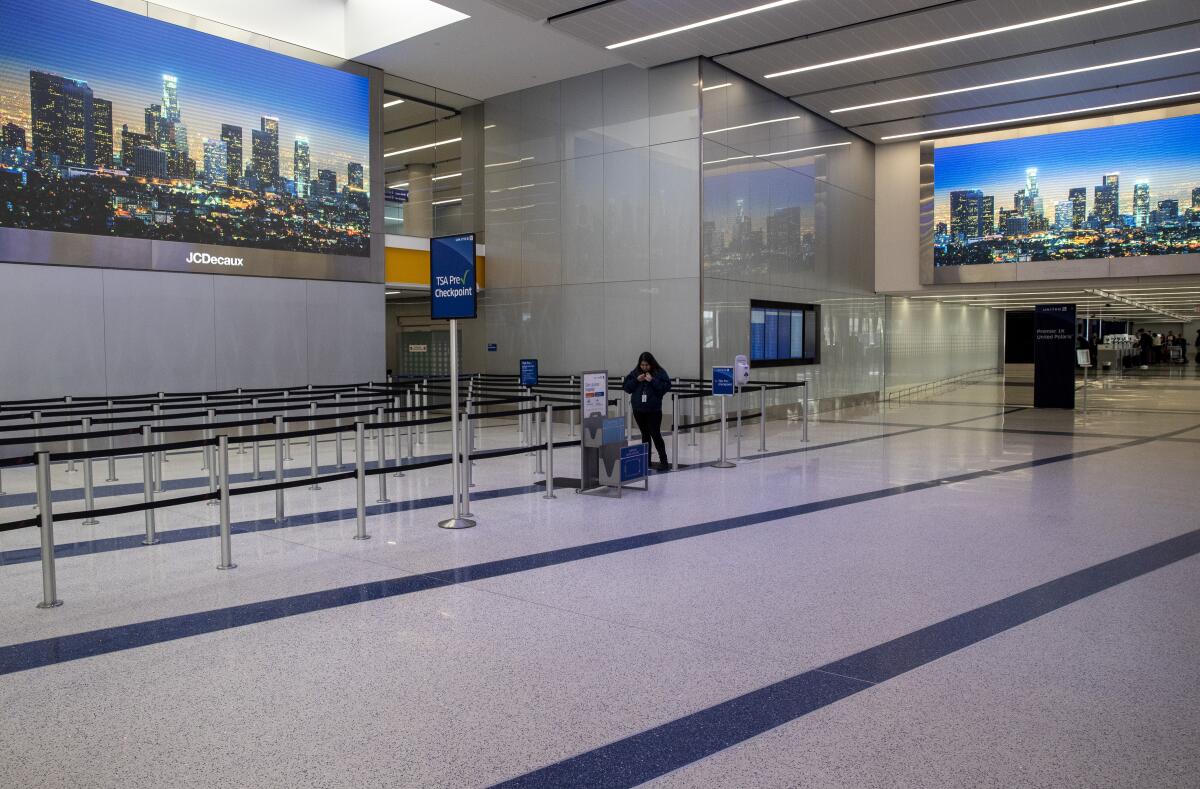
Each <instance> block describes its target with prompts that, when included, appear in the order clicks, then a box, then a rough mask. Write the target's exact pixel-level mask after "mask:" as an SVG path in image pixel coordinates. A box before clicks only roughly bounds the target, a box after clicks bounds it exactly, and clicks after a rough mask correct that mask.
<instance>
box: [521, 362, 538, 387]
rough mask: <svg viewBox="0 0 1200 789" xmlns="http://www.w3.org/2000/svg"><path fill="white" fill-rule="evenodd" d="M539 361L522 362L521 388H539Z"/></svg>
mask: <svg viewBox="0 0 1200 789" xmlns="http://www.w3.org/2000/svg"><path fill="white" fill-rule="evenodd" d="M537 373H538V368H537V359H522V360H521V386H537V385H538V379H537Z"/></svg>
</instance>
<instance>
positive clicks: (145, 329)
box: [104, 269, 217, 394]
mask: <svg viewBox="0 0 1200 789" xmlns="http://www.w3.org/2000/svg"><path fill="white" fill-rule="evenodd" d="M213 279H214V277H213V276H212V275H204V274H164V273H161V272H155V271H120V270H116V269H110V270H106V271H105V272H104V348H105V361H106V363H107V368H108V391H109V393H110V394H137V393H139V392H153V391H177V392H179V391H182V392H187V391H198V390H206V389H212V388H214V387H215V385H216V378H217V375H216V352H217V346H216V344H215V342H214V340H215V338H214V337H213V320H214V308H215V305H214V296H213Z"/></svg>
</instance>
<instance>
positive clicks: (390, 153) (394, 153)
mask: <svg viewBox="0 0 1200 789" xmlns="http://www.w3.org/2000/svg"><path fill="white" fill-rule="evenodd" d="M456 142H462V137H452V138H450V139H449V140H440V141H438V142H431V143H429V144H428V145H417V146H415V147H413V148H404V149H403V150H399V151H388V152H387V153H385V154H384V156H399V155H400V154H402V153H413V152H415V151H424V150H426V149H428V148H436V147H438V146H439V145H451V144H453V143H456Z"/></svg>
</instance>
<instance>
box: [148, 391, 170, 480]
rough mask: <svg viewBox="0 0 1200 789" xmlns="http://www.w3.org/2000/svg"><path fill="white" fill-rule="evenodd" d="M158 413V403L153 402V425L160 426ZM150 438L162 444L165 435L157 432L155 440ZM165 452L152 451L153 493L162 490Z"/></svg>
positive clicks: (160, 421)
mask: <svg viewBox="0 0 1200 789" xmlns="http://www.w3.org/2000/svg"><path fill="white" fill-rule="evenodd" d="M159 413H161V412H160V411H159V405H158V403H155V404H154V414H155V419H154V426H155V427H157V428H161V427H162V425H163V422H162V420H161V419H159V418H158V414H159ZM151 440H152V441H154V443H155V444H162V443H164V442H165V441H166V436H165V435H164V434H163V433H159V434H158V439H157V440H155V439H153V438H152V439H151ZM166 454H167V453H166V452H162V451H159V452H155V453H154V492H155V493H162V491H163V460H164V459H165V458H166Z"/></svg>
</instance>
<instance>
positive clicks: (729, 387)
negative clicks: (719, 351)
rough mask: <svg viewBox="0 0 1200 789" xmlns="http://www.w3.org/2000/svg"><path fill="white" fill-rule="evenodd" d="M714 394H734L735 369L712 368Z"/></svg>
mask: <svg viewBox="0 0 1200 789" xmlns="http://www.w3.org/2000/svg"><path fill="white" fill-rule="evenodd" d="M712 393H713V394H715V395H732V394H733V368H732V367H714V368H712Z"/></svg>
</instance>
